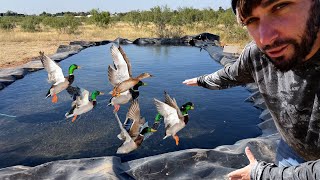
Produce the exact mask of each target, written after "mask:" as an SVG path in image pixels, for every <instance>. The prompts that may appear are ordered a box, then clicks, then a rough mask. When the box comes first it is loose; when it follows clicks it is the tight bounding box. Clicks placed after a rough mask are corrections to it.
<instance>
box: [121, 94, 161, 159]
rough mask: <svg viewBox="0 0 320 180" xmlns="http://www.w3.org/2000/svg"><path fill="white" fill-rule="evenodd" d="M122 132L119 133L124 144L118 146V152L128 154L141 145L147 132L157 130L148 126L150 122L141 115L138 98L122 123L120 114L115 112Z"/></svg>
mask: <svg viewBox="0 0 320 180" xmlns="http://www.w3.org/2000/svg"><path fill="white" fill-rule="evenodd" d="M115 116H116V119H117V121H118V123H119V127H120V129H121V133H120V134H119V135H118V138H119V139H120V140H123V141H124V142H123V144H122V145H121V146H120V147H119V148H118V150H117V154H126V153H129V152H131V151H133V150H135V149H137V148H138V147H139V146H141V144H142V142H143V140H144V139H145V135H146V134H147V133H152V132H156V130H154V129H152V128H150V127H149V126H148V122H145V119H144V118H142V117H141V116H140V107H139V103H138V100H134V101H133V102H132V103H131V105H130V107H129V110H128V113H127V116H126V120H125V122H124V123H123V125H122V123H121V121H120V119H119V117H118V114H117V113H116V112H115Z"/></svg>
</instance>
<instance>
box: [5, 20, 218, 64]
mask: <svg viewBox="0 0 320 180" xmlns="http://www.w3.org/2000/svg"><path fill="white" fill-rule="evenodd" d="M183 31H184V33H185V35H195V34H199V33H202V32H210V33H213V34H218V35H220V36H221V37H222V38H221V39H222V41H223V35H224V32H223V29H221V28H220V29H219V28H216V29H211V28H206V27H204V26H202V25H198V26H196V27H193V28H190V27H184V28H183ZM153 32H154V27H153V26H152V25H147V26H144V27H139V28H136V27H134V26H130V25H129V24H127V23H116V24H112V26H110V27H109V28H99V27H96V26H93V25H85V26H81V27H80V28H79V33H78V34H76V35H68V34H61V33H59V32H57V31H55V30H52V29H44V30H43V31H42V32H35V33H28V32H23V31H21V30H20V29H19V28H16V29H15V30H14V31H12V32H8V31H0V52H1V53H0V68H7V67H14V66H17V65H21V64H24V63H26V62H28V61H30V60H31V59H32V58H33V57H36V56H38V53H39V51H44V52H45V53H46V54H54V53H55V52H56V50H57V48H58V47H59V45H62V44H68V43H69V42H70V41H80V40H83V41H101V40H114V39H116V38H118V37H122V38H126V39H129V40H135V39H137V38H139V37H146V38H148V37H155V35H154V34H153Z"/></svg>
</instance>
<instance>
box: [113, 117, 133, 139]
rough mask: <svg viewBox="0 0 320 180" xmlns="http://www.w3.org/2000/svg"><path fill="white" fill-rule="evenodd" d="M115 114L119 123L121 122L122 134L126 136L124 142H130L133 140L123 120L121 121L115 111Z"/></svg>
mask: <svg viewBox="0 0 320 180" xmlns="http://www.w3.org/2000/svg"><path fill="white" fill-rule="evenodd" d="M114 116H115V117H116V120H117V122H118V124H119V127H120V130H121V135H122V136H123V137H124V139H125V142H124V143H129V142H130V141H132V139H131V137H130V135H129V133H128V132H127V131H126V130H125V129H124V128H123V126H122V123H121V121H120V119H119V116H118V114H117V113H115V114H114Z"/></svg>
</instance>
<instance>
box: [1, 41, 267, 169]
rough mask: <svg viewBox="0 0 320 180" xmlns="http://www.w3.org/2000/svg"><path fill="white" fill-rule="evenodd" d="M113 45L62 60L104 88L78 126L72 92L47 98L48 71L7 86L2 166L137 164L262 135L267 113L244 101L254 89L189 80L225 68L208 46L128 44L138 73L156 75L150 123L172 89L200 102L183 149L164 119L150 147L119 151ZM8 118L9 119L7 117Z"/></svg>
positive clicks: (149, 98)
mask: <svg viewBox="0 0 320 180" xmlns="http://www.w3.org/2000/svg"><path fill="white" fill-rule="evenodd" d="M110 46H111V44H108V45H103V46H97V47H91V48H87V49H85V50H83V51H81V52H80V53H78V54H76V55H74V56H71V57H69V58H68V59H66V60H64V61H61V62H60V66H61V67H62V69H63V72H64V74H67V69H68V67H69V66H70V65H71V64H72V63H76V64H77V65H80V66H81V67H82V68H81V69H79V70H76V71H75V73H74V74H75V81H74V83H73V85H76V86H79V87H83V88H85V89H87V90H89V91H93V90H100V91H103V92H105V95H102V96H98V97H97V102H98V104H97V106H96V108H94V109H93V110H92V111H90V112H88V113H86V114H84V115H81V116H80V117H78V119H77V120H76V121H75V122H74V123H72V122H71V119H65V117H64V115H65V113H66V112H67V111H69V109H70V107H71V102H72V99H71V98H70V96H69V94H68V93H67V92H66V91H64V92H61V93H60V94H58V97H59V101H58V103H56V104H53V103H51V99H45V95H46V93H47V90H48V89H49V88H50V86H51V85H50V84H48V83H47V72H46V71H45V70H40V71H37V72H34V73H31V74H28V75H27V76H25V77H24V78H23V79H22V80H18V81H16V82H15V83H13V84H11V85H10V86H8V87H6V88H5V89H3V90H2V91H0V101H1V104H0V113H1V115H0V168H3V167H7V166H12V165H28V166H35V165H38V164H41V163H45V162H48V161H53V160H62V159H75V158H87V157H98V156H119V157H121V159H122V161H129V160H133V159H137V158H142V157H146V156H151V155H157V154H161V153H166V152H172V151H178V150H183V149H190V148H215V147H217V146H219V145H224V144H233V143H235V142H236V141H238V140H240V139H244V138H249V137H256V136H258V135H260V134H261V131H260V129H259V128H258V127H257V126H256V125H257V124H258V123H259V122H260V120H259V118H258V117H259V114H260V113H261V112H260V110H258V109H256V108H254V107H253V106H252V104H250V103H246V102H244V100H245V99H246V98H247V97H248V96H249V95H250V93H249V92H248V91H247V90H246V89H245V88H243V87H235V88H232V89H228V90H222V91H213V90H207V89H204V88H199V87H188V86H185V85H183V84H182V81H183V80H185V79H187V78H192V77H196V76H199V75H203V74H208V73H211V72H214V71H216V70H218V69H220V68H221V67H222V66H221V65H220V64H218V63H216V62H215V61H213V60H212V59H211V58H210V56H209V54H208V53H207V52H206V51H201V52H200V51H199V49H198V48H194V47H186V46H136V45H125V46H122V47H123V49H124V51H125V52H126V54H127V56H128V57H129V59H130V60H131V64H132V71H133V76H137V75H139V74H140V73H142V72H149V73H151V74H153V75H154V77H152V78H148V79H145V80H144V82H146V83H148V85H147V86H143V87H140V89H139V90H140V96H139V103H140V109H141V115H142V116H144V117H145V118H146V120H147V121H148V122H149V125H152V124H153V121H154V117H155V115H156V114H157V112H156V108H155V106H154V103H153V98H157V99H159V100H163V99H164V95H163V92H164V90H165V91H167V92H168V93H169V94H170V95H171V96H172V97H174V98H176V100H177V102H178V105H182V104H184V103H185V102H187V101H191V102H193V103H194V104H195V109H194V110H192V111H190V112H189V116H190V118H189V123H188V125H187V126H186V127H185V128H184V129H182V130H181V131H180V132H179V133H178V135H179V137H180V144H179V146H176V145H175V141H174V140H173V139H172V138H171V137H170V138H167V139H165V140H163V139H162V138H163V136H164V133H165V130H164V126H163V124H162V125H161V126H160V127H159V129H158V132H156V133H154V134H153V135H152V136H150V137H149V138H148V139H146V140H145V141H144V142H143V144H142V146H141V147H140V148H139V149H138V150H136V151H133V152H131V153H129V154H126V155H117V154H116V151H117V148H118V147H119V146H120V145H121V144H122V142H121V141H120V140H119V139H118V138H117V134H118V133H119V132H120V129H119V127H118V124H117V122H116V119H115V116H114V114H113V107H112V106H107V104H108V102H109V99H110V97H111V95H109V94H108V92H109V91H111V90H112V86H111V84H110V83H109V82H108V75H107V69H108V65H109V64H111V63H112V58H111V54H110ZM128 107H129V104H127V105H122V106H121V108H120V110H119V112H118V115H119V117H120V119H121V120H122V121H124V120H125V115H126V113H127V109H128ZM4 114H5V115H8V116H5V115H4Z"/></svg>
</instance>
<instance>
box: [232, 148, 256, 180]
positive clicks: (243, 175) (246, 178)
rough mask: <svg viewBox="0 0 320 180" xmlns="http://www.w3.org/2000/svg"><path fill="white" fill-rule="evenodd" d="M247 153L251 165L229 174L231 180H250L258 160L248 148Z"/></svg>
mask: <svg viewBox="0 0 320 180" xmlns="http://www.w3.org/2000/svg"><path fill="white" fill-rule="evenodd" d="M245 152H246V155H247V158H248V159H249V162H250V164H249V165H247V166H246V167H244V168H241V169H238V170H235V171H232V172H231V173H229V174H228V177H229V180H236V179H241V180H250V172H251V169H252V167H253V166H254V164H255V163H257V160H256V158H254V156H253V154H252V152H251V151H250V149H249V147H248V146H247V147H246V149H245Z"/></svg>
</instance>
